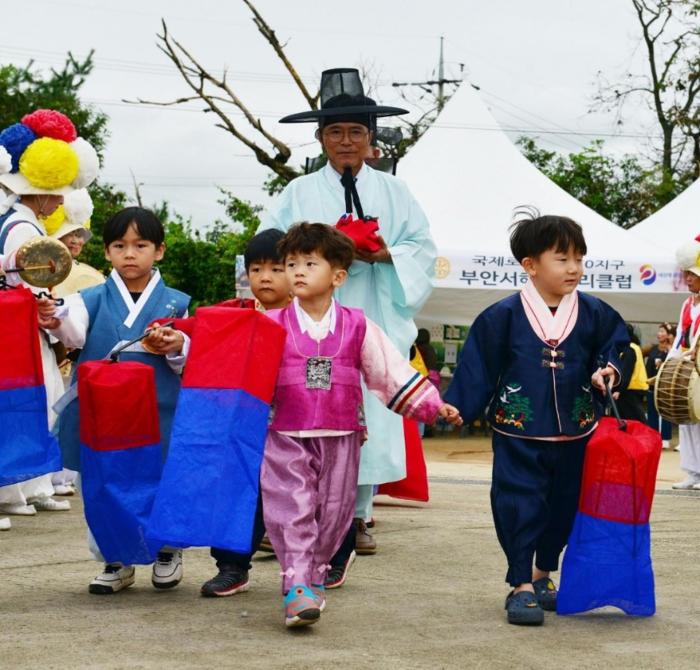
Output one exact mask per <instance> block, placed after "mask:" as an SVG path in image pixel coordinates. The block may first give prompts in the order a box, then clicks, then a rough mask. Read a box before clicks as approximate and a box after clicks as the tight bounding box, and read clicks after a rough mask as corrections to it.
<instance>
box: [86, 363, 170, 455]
mask: <svg viewBox="0 0 700 670" xmlns="http://www.w3.org/2000/svg"><path fill="white" fill-rule="evenodd" d="M78 397H79V398H80V441H81V442H82V443H83V444H84V445H86V446H87V447H89V448H90V449H92V450H93V451H113V450H116V449H131V448H133V447H143V446H149V445H153V444H158V443H159V442H160V428H159V421H158V404H157V400H156V382H155V372H154V370H153V368H152V367H151V366H150V365H145V364H144V363H136V362H124V363H112V362H111V361H88V362H86V363H82V364H81V365H79V366H78Z"/></svg>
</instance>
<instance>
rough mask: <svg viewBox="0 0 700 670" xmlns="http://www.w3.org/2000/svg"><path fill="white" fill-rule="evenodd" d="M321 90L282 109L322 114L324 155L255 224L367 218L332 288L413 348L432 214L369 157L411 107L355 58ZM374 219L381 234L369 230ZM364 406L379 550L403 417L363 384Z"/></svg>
mask: <svg viewBox="0 0 700 670" xmlns="http://www.w3.org/2000/svg"><path fill="white" fill-rule="evenodd" d="M320 100H321V106H320V109H318V110H310V111H306V112H300V113H298V114H292V115H290V116H286V117H284V118H283V119H281V123H307V122H315V123H318V129H317V131H316V137H317V139H318V140H319V142H320V143H321V146H322V148H323V150H324V152H325V153H326V155H327V157H328V163H327V165H326V166H325V167H324V168H322V169H321V170H319V171H318V172H315V173H312V174H309V175H306V176H303V177H299V178H297V179H295V180H294V181H292V182H291V183H290V184H289V185H288V186H287V187H286V188H285V190H284V191H283V192H282V194H281V195H280V196H279V198H278V199H277V201H276V202H275V203H274V205H273V206H272V208H271V211H270V212H269V215H268V216H267V218H266V219H264V220H263V224H262V225H261V227H260V229H259V230H263V229H265V228H277V229H279V230H282V231H284V232H286V231H287V230H288V229H289V227H290V226H291V225H293V224H294V223H297V222H300V221H314V222H323V223H327V224H330V225H335V224H336V222H338V227H339V228H340V229H341V230H344V231H347V229H346V228H344V227H343V225H344V224H347V223H348V221H350V222H351V227H352V226H356V228H355V231H357V230H358V229H359V230H360V238H361V237H362V235H363V234H364V233H362V230H363V225H362V224H364V222H365V220H367V219H371V221H369V222H367V224H366V225H367V228H366V229H365V230H366V237H367V239H365V240H364V242H363V241H362V239H360V238H356V237H354V236H353V235H351V236H353V239H355V242H356V256H355V262H354V263H353V264H352V266H351V267H350V272H349V277H348V280H347V281H346V282H345V284H343V285H342V286H341V287H340V288H338V289H337V290H336V293H335V296H336V298H337V299H338V301H339V302H340V303H341V304H342V305H346V306H348V307H359V308H362V309H363V310H364V312H365V314H366V315H367V316H368V317H369V318H370V319H371V320H373V321H374V322H375V323H377V324H378V325H379V326H380V327H381V328H382V330H384V332H385V333H386V334H387V335H388V336H389V338H390V339H391V340H392V342H393V343H394V344H395V345H396V346H397V347H398V348H399V350H400V351H401V352H403V353H404V354H405V355H406V356H408V353H409V349H410V347H411V345H412V344H413V342H414V340H415V338H416V332H417V331H416V327H415V324H414V323H413V317H414V316H415V314H416V313H417V312H418V311H419V310H420V308H421V307H422V305H423V304H424V303H425V301H426V300H427V298H428V296H429V295H430V292H431V290H432V283H431V277H432V275H433V267H434V263H435V256H436V249H435V245H434V243H433V240H432V238H431V235H430V229H429V225H428V221H427V219H426V217H425V215H424V213H423V211H422V210H421V208H420V206H419V205H418V203H417V202H416V201H415V199H414V198H413V196H412V195H411V194H410V192H409V191H408V189H407V187H406V185H405V184H404V183H403V182H402V181H401V180H399V179H397V178H396V177H393V176H391V175H388V174H386V173H383V172H379V171H377V170H374V169H372V168H371V167H369V166H368V165H366V164H365V159H366V158H367V157H368V156H369V155H370V152H371V142H372V136H373V132H374V130H375V128H376V120H377V117H383V116H394V115H399V114H406V113H407V110H405V109H400V108H397V107H385V106H381V105H377V104H376V103H375V101H374V100H372V99H371V98H368V97H366V96H365V94H364V89H363V86H362V82H361V81H360V77H359V74H358V71H357V70H355V69H350V68H339V69H334V70H326V71H325V72H323V73H322V75H321V94H320ZM339 217H340V218H341V220H340V221H339ZM357 219H360V221H357ZM377 223H378V230H377V231H376V233H377V234H375V233H372V232H371V231H372V230H374V229H375V228H376V226H377ZM364 406H365V412H366V419H367V427H368V434H369V439H368V441H367V442H366V443H365V445H364V446H363V448H362V457H361V465H360V476H359V487H358V496H357V505H356V513H355V516H356V517H357V519H356V521H357V524H358V525H359V532H358V547H357V548H358V553H360V552H362V553H374V551H375V549H376V545H375V544H374V540H373V539H372V538H371V536H370V535H369V534H368V533H367V531H366V527H365V526H364V522H365V521H366V520H369V519H370V518H371V515H372V496H373V487H374V485H376V484H381V483H384V482H393V481H397V480H400V479H403V478H404V477H405V476H406V457H405V443H404V435H403V421H402V418H401V417H400V416H398V415H396V414H393V413H392V412H390V411H389V410H388V409H387V408H386V407H384V406H383V405H382V404H381V403H380V402H379V401H378V400H377V398H376V397H374V396H373V395H371V394H367V393H365V397H364ZM335 562H336V561H335V560H334V561H333V563H334V564H335ZM348 563H349V561H348V560H347V559H346V560H345V564H346V565H347V564H348ZM343 577H344V574H343ZM330 585H331V584H329V586H330ZM336 585H339V584H336Z"/></svg>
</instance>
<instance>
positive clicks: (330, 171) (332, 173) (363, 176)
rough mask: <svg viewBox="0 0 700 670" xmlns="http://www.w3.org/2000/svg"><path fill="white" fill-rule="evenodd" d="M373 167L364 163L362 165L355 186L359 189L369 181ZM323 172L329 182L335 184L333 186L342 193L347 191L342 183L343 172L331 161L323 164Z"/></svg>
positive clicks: (356, 176)
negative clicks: (337, 170) (338, 170)
mask: <svg viewBox="0 0 700 670" xmlns="http://www.w3.org/2000/svg"><path fill="white" fill-rule="evenodd" d="M371 169H372V168H370V167H367V165H366V164H365V163H363V164H362V167H361V168H360V169H359V170H358V172H357V174H356V175H355V187H356V188H357V190H358V191H359V190H360V189H361V188H362V186H363V185H364V184H365V183H366V182H367V179H368V178H369V172H370V170H371ZM323 174H324V176H325V177H326V179H327V180H328V181H329V183H331V184H332V185H333V188H335V189H336V190H338V191H340V192H341V193H345V188H344V187H343V185H342V184H341V183H340V177H341V174H340V173H339V172H336V169H335V168H334V167H333V166H332V165H331V164H330V163H326V164H325V165H324V166H323Z"/></svg>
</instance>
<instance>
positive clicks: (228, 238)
mask: <svg viewBox="0 0 700 670" xmlns="http://www.w3.org/2000/svg"><path fill="white" fill-rule="evenodd" d="M221 192H222V197H221V199H220V200H219V203H220V204H222V205H224V208H225V210H226V215H227V217H228V219H229V220H230V222H224V221H220V220H219V221H215V222H214V224H213V225H212V227H211V228H209V229H208V230H206V231H205V232H204V233H203V234H202V233H200V232H199V231H197V230H193V229H192V226H191V223H190V222H189V221H185V220H183V219H182V218H181V217H177V216H176V217H175V219H174V220H172V221H169V222H168V223H167V224H166V244H167V248H166V252H165V257H164V258H163V261H162V262H161V264H160V269H161V272H162V273H163V278H164V279H165V282H166V284H169V285H171V286H175V287H177V288H179V289H181V290H183V291H185V292H186V293H188V294H189V295H191V296H192V297H193V306H197V305H199V304H212V303H216V302H219V301H221V300H225V299H226V298H230V297H232V296H233V295H234V291H235V278H236V256H237V255H239V254H242V253H243V252H244V251H245V248H246V245H247V244H248V240H250V238H251V237H252V236H253V235H254V234H255V230H256V229H257V227H258V226H259V225H260V217H259V213H260V211H261V210H262V207H260V206H259V205H253V204H251V203H250V202H248V201H245V200H241V199H240V198H237V197H236V196H235V195H234V194H233V193H231V192H230V191H227V190H225V189H221ZM231 222H232V223H233V224H234V225H233V226H232V225H231ZM234 226H235V229H234Z"/></svg>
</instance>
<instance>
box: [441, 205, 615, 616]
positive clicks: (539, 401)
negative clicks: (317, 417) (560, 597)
mask: <svg viewBox="0 0 700 670" xmlns="http://www.w3.org/2000/svg"><path fill="white" fill-rule="evenodd" d="M510 244H511V250H512V252H513V255H514V256H515V258H516V259H517V260H518V262H520V263H521V265H522V266H523V268H524V269H525V271H526V272H527V274H528V275H529V280H528V282H527V284H526V285H525V286H524V287H523V289H522V291H521V292H520V293H516V294H515V295H512V296H510V297H508V298H505V299H503V300H501V301H500V302H498V303H496V304H495V305H492V306H491V307H489V308H488V309H486V310H485V311H484V312H482V313H481V314H480V315H479V316H478V317H477V319H476V321H475V322H474V324H473V326H472V327H471V329H470V331H469V337H468V339H467V342H466V344H465V347H464V350H463V351H462V354H461V357H460V360H459V363H458V365H457V368H456V370H455V374H454V378H453V381H452V383H451V385H450V387H449V389H448V391H447V394H446V395H445V400H446V401H447V402H449V403H452V404H454V405H455V406H456V407H457V408H458V409H459V411H460V413H461V415H462V417H463V419H464V421H471V420H473V419H475V418H477V417H479V416H481V415H482V413H483V411H484V408H488V410H487V416H488V419H489V423H490V424H491V427H492V428H493V452H494V461H493V482H492V487H491V507H492V511H493V517H494V522H495V525H496V533H497V535H498V539H499V542H500V544H501V547H502V548H503V551H504V552H505V554H506V557H507V559H508V572H507V575H506V581H507V582H508V583H509V584H510V585H511V586H512V587H513V591H511V593H510V594H509V596H508V598H507V600H506V609H507V612H508V621H509V623H514V624H541V623H542V622H543V620H544V615H543V609H546V610H555V609H556V588H555V586H554V584H553V582H552V581H551V579H550V578H549V574H550V572H551V571H555V570H557V569H558V565H559V555H560V553H561V551H562V550H563V548H564V546H565V545H566V542H567V539H568V536H569V533H570V531H571V527H572V524H573V520H574V516H575V514H576V509H577V503H578V496H579V487H580V481H581V474H582V467H583V455H584V450H585V446H586V442H587V441H588V439H589V437H590V435H591V433H592V432H593V430H594V429H595V427H596V423H597V417H598V414H599V408H598V407H597V401H596V398H595V397H594V394H593V389H592V386H596V387H598V388H600V389H603V388H604V385H603V384H604V379H605V378H606V377H611V376H614V377H615V382H617V381H619V373H618V372H617V368H618V367H619V363H618V359H619V356H618V354H619V351H620V350H621V349H622V348H623V347H624V346H625V344H626V341H627V330H626V328H625V324H624V322H623V321H622V319H621V318H620V316H619V315H618V314H617V312H615V311H614V310H613V309H612V308H611V307H609V306H608V305H607V304H605V303H604V302H602V301H601V300H598V299H597V298H594V297H592V296H589V295H586V294H583V293H579V292H578V291H577V290H576V287H577V286H578V283H579V281H580V279H581V276H582V272H583V270H582V267H583V266H582V258H583V256H584V254H585V253H586V242H585V240H584V237H583V232H582V230H581V227H580V226H579V225H578V224H576V223H575V222H574V221H572V220H570V219H567V218H565V217H559V216H542V217H538V218H532V219H526V220H522V221H519V222H517V223H516V224H515V225H514V226H513V230H512V234H511V239H510ZM533 558H534V569H533Z"/></svg>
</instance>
